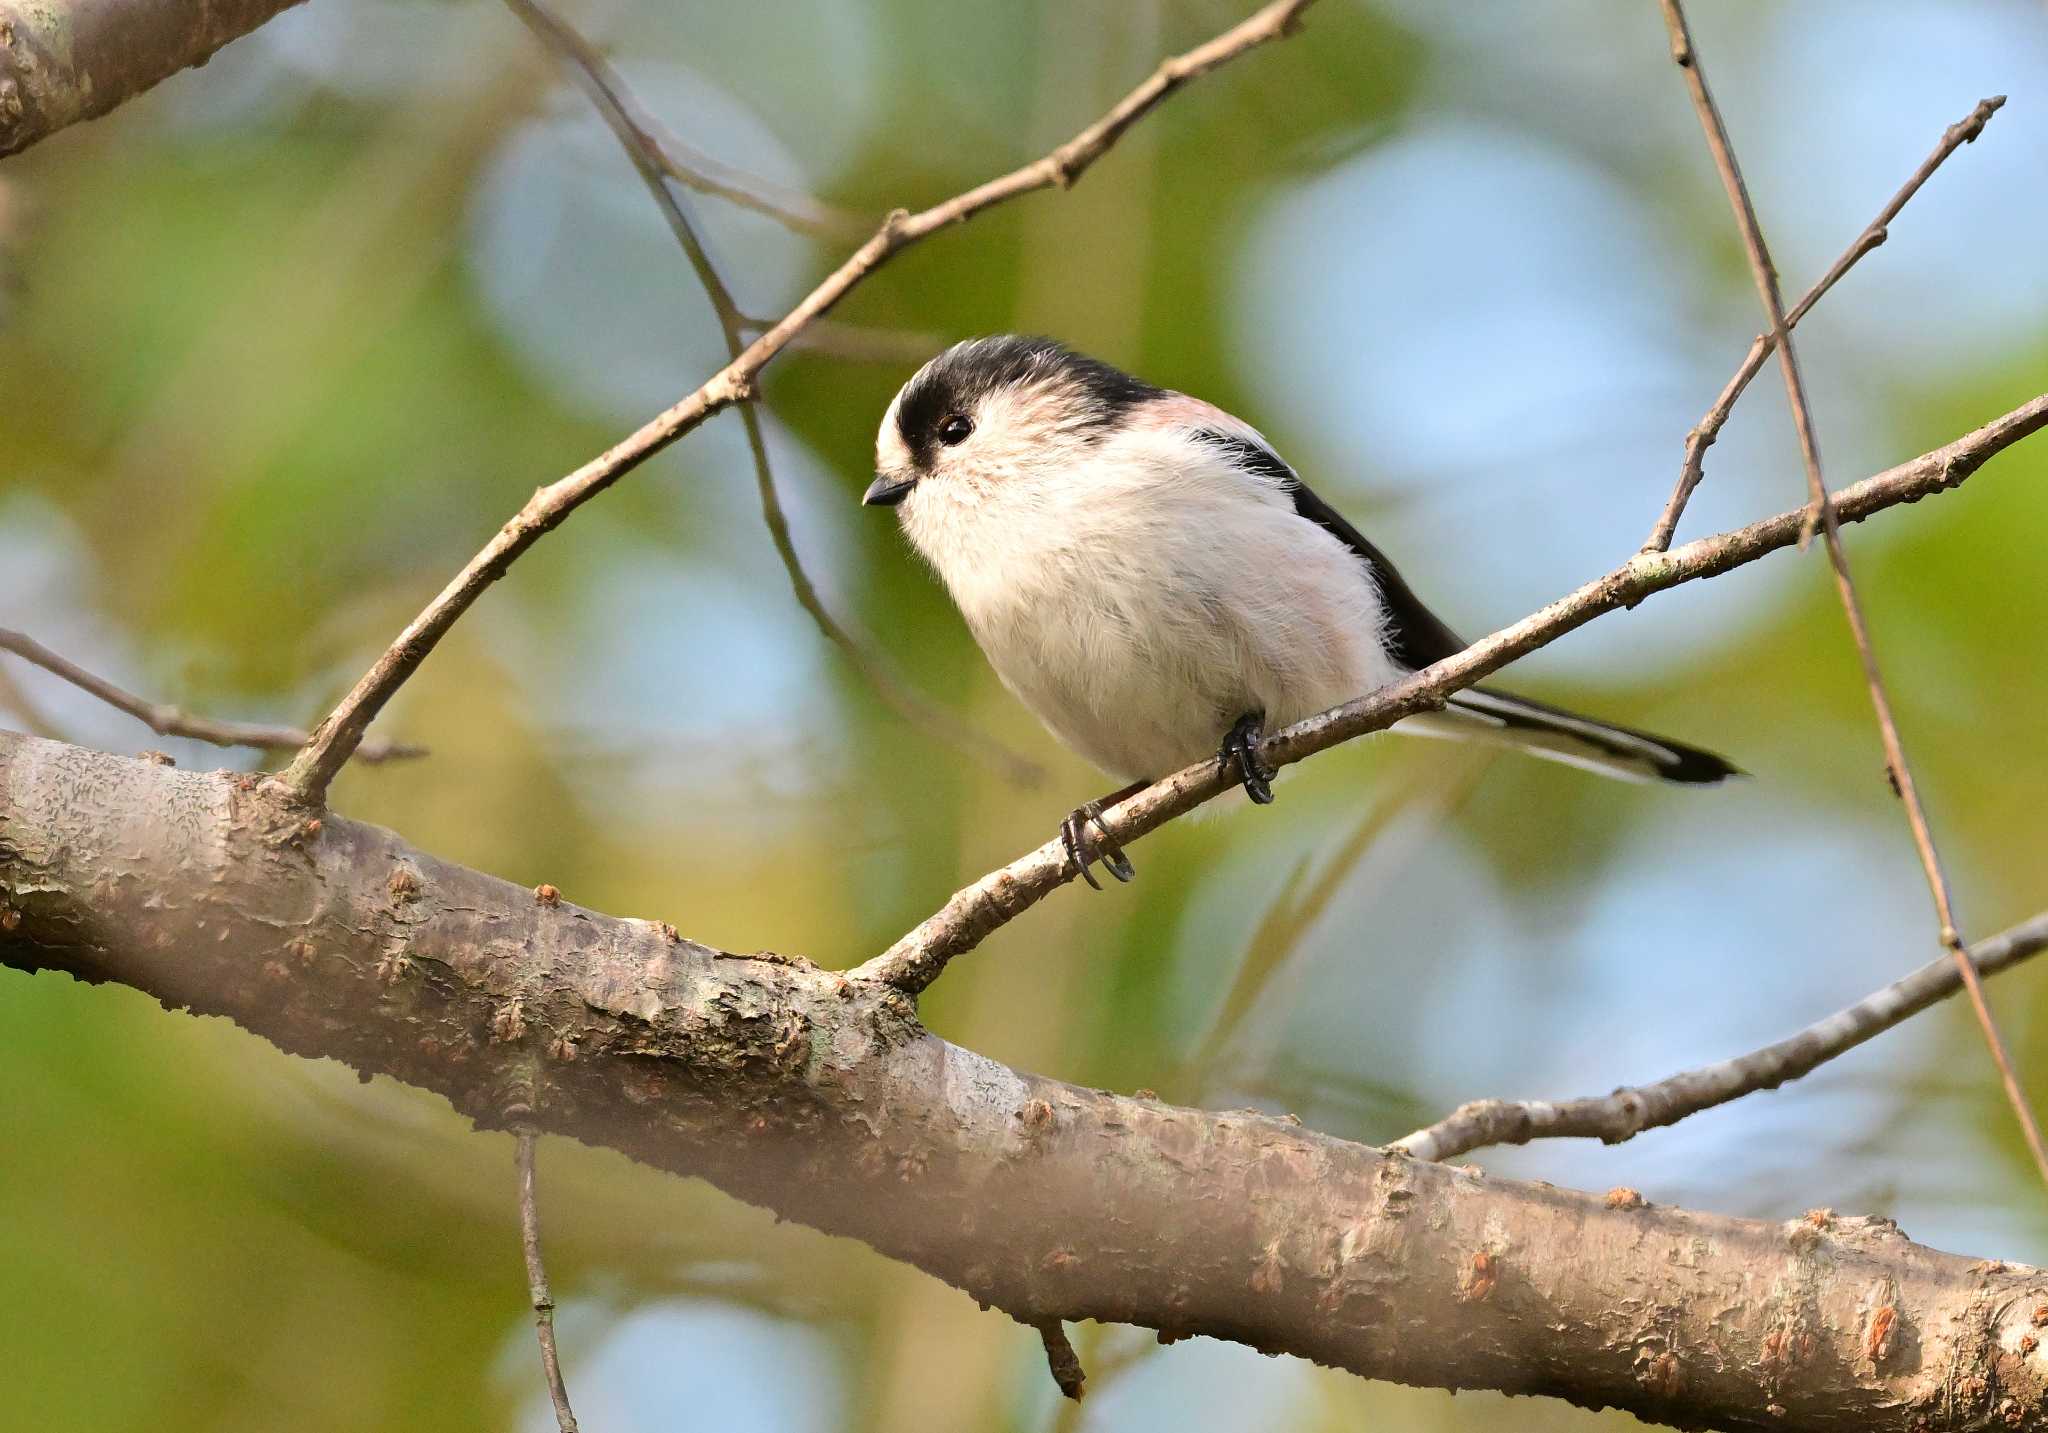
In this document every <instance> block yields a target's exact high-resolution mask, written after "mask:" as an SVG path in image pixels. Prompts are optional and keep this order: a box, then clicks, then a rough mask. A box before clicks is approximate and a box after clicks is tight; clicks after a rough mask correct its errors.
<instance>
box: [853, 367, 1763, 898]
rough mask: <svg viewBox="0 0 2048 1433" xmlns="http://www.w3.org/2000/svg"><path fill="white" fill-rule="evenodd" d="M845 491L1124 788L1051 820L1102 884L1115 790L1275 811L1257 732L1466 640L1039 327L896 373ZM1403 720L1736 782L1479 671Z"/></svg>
mask: <svg viewBox="0 0 2048 1433" xmlns="http://www.w3.org/2000/svg"><path fill="white" fill-rule="evenodd" d="M861 501H862V503H863V504H866V505H868V506H883V507H892V508H894V509H895V512H896V515H897V518H898V520H899V523H900V525H901V528H902V531H903V533H904V535H905V536H906V537H907V538H908V539H909V542H910V545H911V546H912V547H913V548H915V549H916V551H917V552H918V553H919V554H920V555H921V556H922V557H923V558H924V560H925V561H926V562H927V563H928V564H929V565H930V566H931V568H932V569H933V570H934V571H935V572H936V573H937V575H938V578H939V580H940V581H941V582H942V583H943V584H944V585H945V588H946V590H947V592H948V593H949V594H950V595H951V597H952V599H953V602H954V604H955V605H956V606H957V607H958V608H959V610H960V615H961V616H962V617H963V618H964V619H965V621H966V623H967V627H968V629H969V631H970V632H972V633H973V636H974V639H975V641H976V642H977V643H978V644H979V645H980V647H981V650H982V652H983V653H984V654H985V655H986V656H987V658H988V661H989V664H990V665H991V666H992V667H994V669H995V672H996V675H997V676H998V677H999V678H1000V679H1001V680H1002V683H1003V685H1004V686H1005V687H1007V688H1008V689H1009V690H1010V691H1011V692H1012V693H1013V694H1014V695H1015V696H1016V697H1017V698H1018V700H1020V701H1021V702H1023V704H1024V705H1025V706H1026V707H1027V708H1029V709H1030V710H1031V712H1032V713H1033V715H1035V716H1036V717H1037V718H1038V719H1039V721H1040V722H1042V723H1043V724H1044V725H1045V726H1046V727H1047V728H1048V729H1049V730H1050V731H1051V732H1052V734H1053V735H1054V736H1055V737H1056V738H1057V739H1058V740H1059V741H1060V742H1062V743H1063V744H1064V745H1066V746H1067V747H1069V748H1070V749H1072V750H1073V751H1075V752H1076V753H1078V754H1079V755H1081V756H1082V757H1084V758H1085V759H1087V760H1088V761H1089V762H1091V763H1093V764H1094V765H1095V766H1097V767H1099V768H1101V769H1102V770H1103V771H1104V772H1106V773H1108V774H1109V775H1111V776H1113V777H1116V778H1117V779H1119V780H1122V781H1125V782H1128V783H1130V784H1129V785H1127V786H1125V787H1124V788H1123V789H1122V790H1119V791H1115V792H1112V793H1110V794H1109V795H1107V796H1105V797H1102V798H1100V799H1098V800H1094V801H1088V802H1085V803H1083V804H1082V805H1080V806H1077V807H1075V808H1074V810H1073V811H1072V812H1071V813H1069V814H1068V816H1067V817H1066V819H1065V820H1064V821H1062V822H1061V823H1060V838H1061V841H1062V844H1063V846H1064V848H1065V851H1066V855H1067V858H1068V860H1069V862H1071V864H1072V865H1073V867H1074V868H1075V870H1076V871H1077V873H1078V874H1079V875H1080V876H1081V877H1082V878H1084V879H1085V880H1086V881H1087V882H1088V884H1089V885H1090V886H1093V887H1095V888H1096V889H1097V890H1100V889H1101V888H1102V887H1101V883H1100V882H1099V881H1097V880H1096V879H1095V877H1094V875H1093V874H1092V873H1091V871H1090V866H1091V864H1093V863H1094V862H1095V861H1097V860H1099V861H1100V862H1101V864H1102V866H1103V868H1104V869H1106V870H1107V871H1109V873H1110V874H1111V875H1112V876H1114V877H1115V878H1116V879H1118V880H1119V881H1128V880H1130V879H1131V876H1132V874H1133V868H1132V866H1131V862H1130V859H1129V857H1128V856H1127V855H1126V854H1125V852H1124V851H1123V849H1122V847H1121V845H1120V844H1119V843H1118V842H1117V841H1116V839H1115V837H1114V835H1113V833H1112V832H1110V831H1109V830H1108V828H1107V826H1106V825H1105V824H1104V823H1103V821H1102V813H1103V811H1104V810H1105V809H1106V808H1107V807H1108V806H1110V805H1112V804H1114V803H1115V802H1117V801H1120V800H1122V799H1124V798H1125V797H1127V796H1130V795H1132V794H1134V793H1135V792H1137V791H1139V790H1141V789H1143V787H1144V786H1146V785H1147V784H1149V783H1150V782H1152V781H1155V780H1157V779H1159V778H1160V777H1163V776H1165V775H1167V774H1169V773H1171V772H1174V771H1178V770H1180V769H1181V768H1183V767H1186V766H1191V765H1194V764H1195V763H1196V762H1198V761H1202V760H1215V761H1217V762H1219V763H1220V764H1221V766H1222V769H1223V770H1224V772H1225V773H1227V774H1232V775H1234V776H1235V777H1236V779H1237V781H1238V782H1239V783H1241V784H1242V786H1243V788H1244V791H1245V793H1246V795H1247V796H1249V797H1250V798H1251V799H1252V800H1253V801H1254V802H1257V803H1260V804H1264V803H1268V802H1270V801H1271V800H1272V799H1273V792H1272V785H1271V783H1272V781H1273V778H1274V775H1275V773H1274V771H1273V770H1272V769H1271V768H1270V767H1269V766H1268V765H1267V764H1266V763H1265V762H1264V760H1263V758H1262V757H1261V756H1260V754H1259V744H1260V742H1261V741H1262V740H1263V737H1264V733H1265V732H1266V731H1267V730H1270V729H1275V728H1278V727H1283V726H1286V725H1289V724H1290V723H1293V722H1297V721H1300V720H1302V719H1303V718H1305V717H1309V716H1313V715H1315V714H1316V713H1318V712H1321V711H1325V710H1328V709H1329V708H1331V707H1335V706H1339V705H1341V704H1343V703H1344V702H1347V701H1350V700H1352V699H1354V698H1356V697H1360V696H1363V695H1365V694H1367V693H1369V692H1372V691H1374V690H1376V689H1378V688H1381V687H1384V686H1386V685H1388V684H1389V683H1392V682H1395V681H1399V680H1400V679H1401V678H1403V677H1405V676H1407V675H1408V674H1409V673H1411V672H1416V671H1419V670H1421V669H1422V668H1424V667H1427V666H1429V665H1431V664H1432V663H1434V662H1436V661H1439V660H1441V659H1442V658H1444V657H1448V656H1450V655H1452V654H1453V653H1456V652H1460V651H1462V650H1464V648H1465V646H1466V643H1465V642H1464V641H1463V640H1462V639H1460V638H1459V637H1458V636H1457V635H1456V634H1455V633H1454V632H1453V631H1452V630H1451V628H1450V627H1449V626H1447V625H1446V624H1445V623H1444V622H1443V621H1442V620H1441V619H1440V618H1438V617H1437V616H1436V614H1435V613H1433V612H1431V611H1430V609H1429V608H1428V607H1426V606H1425V605H1424V604H1423V603H1422V601H1421V599H1420V598H1418V597H1417V596H1416V595H1415V591H1414V589H1413V588H1411V587H1410V586H1409V585H1408V582H1407V581H1406V579H1404V578H1403V577H1402V576H1401V574H1400V572H1399V571H1397V570H1396V569H1395V567H1394V564H1393V563H1392V562H1391V561H1389V560H1388V558H1387V556H1386V554H1385V553H1383V552H1382V551H1381V550H1380V549H1379V548H1378V547H1376V546H1375V545H1374V544H1373V543H1371V542H1369V541H1368V540H1367V539H1366V537H1365V536H1364V534H1363V533H1361V532H1360V531H1359V530H1358V529H1357V528H1356V527H1354V526H1353V525H1352V524H1351V523H1350V522H1349V521H1347V520H1346V519H1345V518H1344V516H1343V515H1342V514H1340V513H1339V512H1338V511H1337V510H1336V509H1335V508H1333V507H1331V506H1330V505H1329V504H1328V503H1327V502H1325V501H1323V499H1322V498H1320V497H1318V496H1317V495H1316V494H1315V492H1314V491H1312V490H1311V489H1310V488H1309V486H1308V485H1307V484H1306V483H1305V482H1303V481H1302V479H1301V477H1300V475H1299V474H1298V473H1296V472H1295V470H1294V469H1293V468H1292V467H1290V466H1288V464H1287V463H1286V462H1285V461H1284V460H1282V459H1281V457H1280V456H1279V454H1278V453H1276V452H1275V451H1274V449H1273V446H1272V444H1270V443H1268V442H1267V441H1266V439H1265V438H1264V437H1263V436H1261V435H1260V433H1259V432H1258V430H1257V429H1255V428H1253V427H1252V426H1251V425H1250V424H1248V423H1246V422H1244V421H1243V420H1241V419H1239V418H1236V417H1233V416H1232V415H1231V414H1230V413H1227V412H1225V411H1224V410H1223V409H1221V408H1219V407H1217V406H1215V405H1214V404H1211V403H1208V402H1205V401H1203V400H1202V399H1200V398H1195V397H1191V396H1190V395H1188V394H1185V393H1179V392H1175V391H1174V390H1172V389H1168V388H1160V387H1156V386H1154V385H1152V384H1150V383H1147V382H1145V381H1144V380H1143V379H1140V378H1136V377H1134V376H1132V375H1131V374H1128V373H1125V372H1123V371H1122V370H1120V369H1118V368H1115V367H1113V366H1112V365H1110V364H1108V363H1104V362H1102V361H1100V360H1098V359H1094V358H1090V357H1088V356H1086V355H1084V354H1081V353H1078V352H1075V351H1074V350H1073V349H1071V348H1068V347H1067V346H1066V345H1064V344H1062V343H1060V342H1058V341H1057V340H1054V339H1050V338H1042V337H1027V336H1022V335H1016V334H1002V335H996V336H993V337H986V338H976V339H970V340H967V341H965V342H961V343H957V344H954V345H953V346H952V347H950V348H948V349H946V350H945V351H944V352H942V353H940V354H939V355H938V356H937V357H935V358H933V359H932V360H931V361H930V362H928V363H926V364H925V365H924V366H923V367H922V368H920V369H919V370H918V371H917V372H916V373H915V374H913V375H912V376H911V378H910V379H909V381H908V382H906V383H905V384H904V385H903V387H902V388H901V389H900V390H899V391H898V392H897V394H896V396H895V398H894V399H893V400H892V401H891V402H890V404H889V407H888V410H887V411H886V412H885V413H884V414H883V417H882V423H881V428H880V431H879V432H878V433H877V435H876V441H875V478H874V481H873V482H872V483H871V484H870V485H869V486H868V488H867V491H866V492H865V493H864V494H863V495H862V498H861ZM1397 729H1400V730H1416V731H1421V732H1423V733H1425V734H1433V735H1458V736H1465V737H1468V738H1477V739H1481V740H1490V741H1493V742H1497V743H1503V744H1506V745H1510V746H1514V747H1518V748H1520V749H1522V750H1525V751H1528V752H1530V753H1531V754H1533V755H1536V756H1540V757H1545V758H1548V759H1550V760H1553V761H1561V762H1566V763H1569V764H1571V765H1574V766H1579V767H1583V768H1587V769H1589V770H1593V771H1597V772H1600V773H1603V774H1606V775H1611V776H1621V777H1627V778H1631V779H1636V780H1660V781H1668V782H1675V783H1679V784H1682V785H1712V784H1715V783H1717V782H1720V781H1723V780H1725V779H1727V778H1728V777H1731V776H1736V775H1740V774H1741V773H1740V772H1739V770H1738V769H1737V768H1736V767H1735V766H1733V765H1732V764H1730V763H1729V762H1728V761H1727V760H1726V759H1725V758H1723V757H1720V756H1717V755H1715V754H1714V753H1712V752H1709V751H1705V750H1702V749H1701V748H1699V747H1695V746H1689V745H1687V744H1685V743H1684V742H1679V741H1674V740H1672V739H1670V738H1668V737H1662V736H1656V735H1653V734H1652V733H1649V732H1644V731H1637V730H1634V729H1632V728H1630V727H1625V726H1617V725H1614V724H1612V723H1609V722H1604V721H1600V720H1597V719H1595V718H1592V717H1586V716H1580V715H1578V714H1577V713H1575V712H1570V711H1566V710H1564V709H1562V708H1559V707H1553V706H1549V705H1546V704H1544V703H1542V702H1537V701H1532V700H1530V699H1529V698H1527V697H1520V696H1515V695H1513V694H1512V693H1509V692H1504V691H1499V690H1496V689H1494V688H1491V687H1480V686H1475V687H1470V688H1466V689H1464V690H1461V691H1457V692H1453V693H1451V694H1450V696H1448V697H1447V698H1446V699H1445V706H1444V708H1443V710H1442V711H1440V712H1431V713H1426V714H1423V715H1421V716H1416V717H1410V718H1407V719H1406V720H1404V721H1402V722H1400V723H1398V724H1397Z"/></svg>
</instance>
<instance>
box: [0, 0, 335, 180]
mask: <svg viewBox="0 0 2048 1433" xmlns="http://www.w3.org/2000/svg"><path fill="white" fill-rule="evenodd" d="M297 3H298V0H0V155H8V154H15V153H18V152H19V151H21V150H24V149H27V148H28V147H29V146H30V145H31V144H34V143H35V142H36V141H37V140H39V139H42V138H44V137H45V136H47V135H50V134H53V133H55V132H56V131H57V130H60V129H62V128H64V126H66V125H68V124H76V123H77V122H78V121H80V120H82V119H93V118H95V117H96V116H99V115H103V114H105V113H106V112H107V111H108V110H110V109H112V108H114V106H116V105H119V104H124V103H126V102H127V101H129V100H131V99H133V98H135V96H137V95H139V94H141V93H142V92H143V91H144V90H147V89H149V88H150V87H151V86H153V85H155V84H156V83H157V82H158V81H160V80H167V79H169V78H170V77H171V76H172V75H175V74H176V73H178V71H180V70H183V69H188V68H190V67H191V66H193V65H203V64H205V63H206V62H207V61H208V60H209V59H211V58H212V57H213V52H214V51H216V50H218V49H219V48H220V47H221V46H222V45H225V44H226V43H227V42H228V41H230V40H236V39H240V38H241V37H242V36H243V35H246V34H248V33H249V32H250V31H251V30H253V29H255V28H256V27H257V26H258V25H261V24H262V23H263V22H264V21H266V20H268V19H270V18H272V17H273V16H275V15H278V14H280V13H282V12H283V11H286V10H289V9H290V8H291V7H292V6H293V5H295V4H297Z"/></svg>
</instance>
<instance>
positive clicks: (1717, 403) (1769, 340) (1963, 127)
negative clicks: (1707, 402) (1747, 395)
mask: <svg viewBox="0 0 2048 1433" xmlns="http://www.w3.org/2000/svg"><path fill="white" fill-rule="evenodd" d="M2004 103H2005V96H2004V95H1993V96H1992V97H1991V98H1989V99H1986V100H1979V101H1978V102H1977V107H1976V108H1975V109H1973V110H1971V111H1970V113H1969V114H1968V115H1966V116H1964V117H1963V118H1962V119H1960V120H1958V121H1957V122H1956V123H1954V124H1952V125H1950V126H1949V127H1948V129H1947V130H1945V131H1944V132H1943V134H1942V136H1941V142H1940V143H1939V144H1937V145H1935V146H1934V152H1933V153H1932V154H1930V155H1928V156H1927V158H1926V159H1924V160H1923V161H1921V164H1920V167H1919V168H1918V169H1916V170H1914V171H1913V177H1912V178H1910V179H1908V180H1907V181H1906V182H1905V183H1904V184H1903V185H1901V186H1900V187H1899V191H1898V193H1896V194H1894V195H1892V197H1891V200H1890V202H1889V203H1887V204H1886V205H1885V206H1884V208H1883V209H1882V210H1880V211H1879V212H1878V216H1877V217H1876V218H1875V219H1873V220H1871V221H1870V223H1869V224H1868V225H1867V226H1865V228H1864V230H1863V232H1862V233H1860V234H1858V235H1857V236H1856V240H1855V242H1854V243H1852V244H1850V245H1849V247H1848V248H1847V249H1845V250H1843V251H1842V256H1841V257H1840V258H1839V259H1836V260H1835V262H1834V266H1833V267H1832V268H1830V269H1829V270H1828V271H1827V272H1826V273H1825V274H1823V275H1821V278H1820V282H1819V283H1817V284H1815V285H1814V286H1813V287H1812V288H1810V289H1808V290H1807V291H1806V294H1805V296H1804V297H1802V298H1801V299H1800V300H1799V302H1798V303H1796V304H1794V305H1792V308H1791V311H1790V312H1788V313H1787V314H1786V315H1785V327H1786V328H1788V329H1790V328H1793V327H1796V326H1797V325H1798V323H1799V320H1801V319H1803V318H1805V317H1806V315H1807V311H1808V310H1810V309H1811V308H1812V307H1813V306H1814V305H1815V304H1817V303H1819V302H1820V301H1821V299H1822V297H1823V296H1824V295H1826V293H1827V291H1828V290H1829V289H1832V288H1833V287H1834V286H1835V285H1836V284H1837V283H1838V282H1840V280H1841V278H1842V276H1843V275H1844V274H1846V273H1848V272H1849V270H1851V269H1852V268H1854V267H1856V264H1857V261H1858V260H1860V259H1861V258H1862V257H1863V256H1864V255H1865V254H1867V253H1869V252H1870V251H1871V250H1872V249H1875V248H1877V247H1878V246H1879V245H1880V244H1882V243H1884V241H1885V240H1886V239H1888V238H1890V237H1891V228H1890V225H1891V222H1892V220H1894V219H1896V218H1898V217H1899V211H1900V210H1902V209H1904V208H1905V207H1906V202H1907V201H1908V200H1910V199H1911V198H1912V197H1913V196H1914V195H1915V194H1917V193H1919V192H1920V186H1921V185H1923V184H1925V183H1926V182H1927V181H1928V180H1929V179H1930V178H1931V177H1933V174H1934V171H1935V170H1937V169H1939V168H1941V166H1942V164H1943V162H1944V161H1946V160H1947V158H1948V157H1949V156H1950V155H1951V154H1954V153H1955V152H1956V151H1957V150H1958V149H1961V148H1962V147H1963V146H1964V145H1966V144H1969V143H1971V142H1972V141H1973V140H1975V139H1976V138H1977V136H1978V135H1980V134H1982V133H1983V132H1984V125H1985V123H1986V122H1987V121H1988V120H1990V118H1991V116H1992V115H1994V114H1996V113H1997V112H1998V110H1999V108H2000V107H2001V106H2003V105H2004ZM1777 346H1778V339H1777V335H1776V334H1771V333H1761V334H1758V335H1757V336H1756V338H1755V340H1754V341H1753V342H1751V344H1750V345H1749V353H1748V355H1747V356H1746V357H1745V358H1744V359H1743V360H1742V365H1741V367H1739V368H1737V369H1736V370H1735V376H1734V377H1733V378H1731V379H1729V380H1728V385H1727V386H1726V387H1725V388H1723V389H1722V390H1721V396H1720V397H1718V398H1716V399H1715V400H1714V406H1713V407H1711V408H1709V409H1708V410H1707V413H1706V416H1705V417H1703V418H1701V419H1700V421H1699V425H1698V426H1697V427H1695V428H1694V429H1693V430H1692V431H1691V432H1690V433H1687V434H1686V435H1685V460H1684V462H1682V463H1681V464H1680V465H1679V471H1678V484H1677V486H1676V487H1674V488H1673V489H1672V490H1671V498H1670V500H1669V501H1668V502H1666V503H1665V504H1664V511H1663V512H1662V513H1660V514H1659V515H1658V517H1657V525H1656V526H1655V527H1653V528H1651V529H1650V537H1649V541H1647V542H1645V543H1644V544H1643V551H1645V552H1662V551H1664V549H1665V548H1667V547H1669V546H1671V538H1672V534H1674V533H1675V532H1677V531H1678V519H1679V517H1680V515H1681V514H1683V513H1684V512H1685V505H1686V504H1687V503H1688V502H1690V501H1691V500H1692V494H1693V489H1695V488H1697V487H1698V486H1699V485H1700V479H1701V478H1702V477H1704V476H1705V475H1706V460H1707V449H1709V448H1711V447H1712V446H1713V445H1714V440H1715V439H1716V438H1718V437H1720V436H1721V429H1722V428H1724V427H1725V426H1727V423H1728V415H1729V414H1730V413H1732V412H1734V411H1735V400H1736V399H1738V398H1740V397H1741V396H1742V393H1743V390H1744V389H1746V388H1748V387H1749V381H1750V380H1751V379H1752V378H1754V377H1756V376H1757V374H1758V373H1760V372H1761V371H1762V370H1763V366H1764V360H1765V359H1766V358H1769V357H1770V356H1771V354H1772V353H1773V352H1774V351H1776V349H1777Z"/></svg>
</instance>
